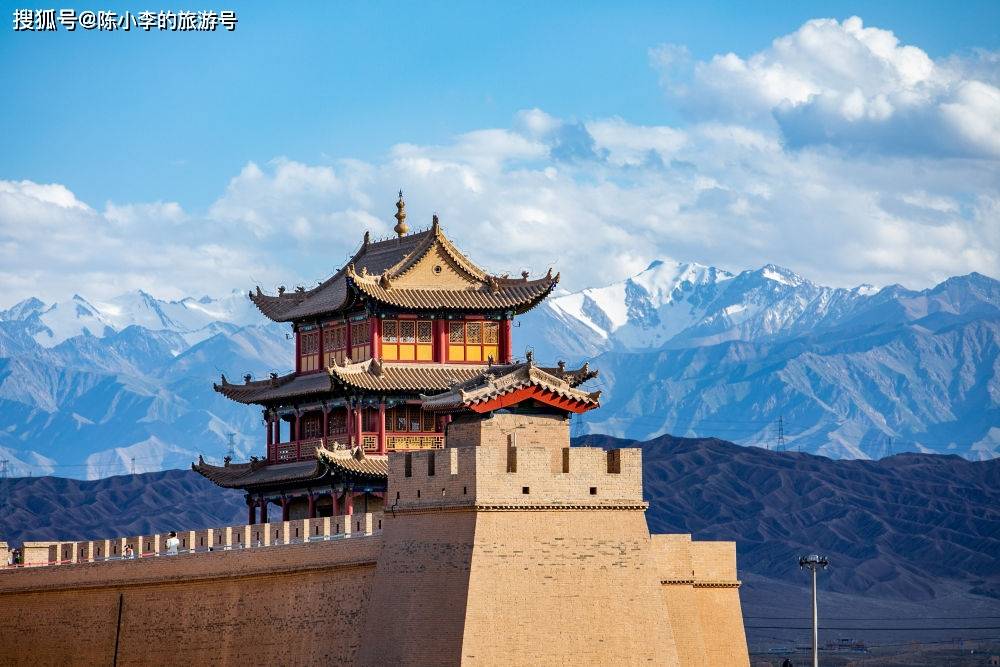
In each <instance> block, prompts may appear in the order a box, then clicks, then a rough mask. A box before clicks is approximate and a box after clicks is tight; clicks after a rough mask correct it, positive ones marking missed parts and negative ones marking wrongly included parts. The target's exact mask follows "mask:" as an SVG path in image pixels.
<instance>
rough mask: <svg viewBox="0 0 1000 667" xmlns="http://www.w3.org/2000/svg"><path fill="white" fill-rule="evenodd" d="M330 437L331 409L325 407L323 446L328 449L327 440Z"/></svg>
mask: <svg viewBox="0 0 1000 667" xmlns="http://www.w3.org/2000/svg"><path fill="white" fill-rule="evenodd" d="M329 437H330V408H328V407H326V406H325V405H324V406H323V446H324V447H326V439H327V438H329Z"/></svg>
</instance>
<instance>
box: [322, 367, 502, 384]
mask: <svg viewBox="0 0 1000 667" xmlns="http://www.w3.org/2000/svg"><path fill="white" fill-rule="evenodd" d="M485 368H486V366H480V365H468V364H417V363H413V364H406V363H396V364H393V363H385V362H381V363H380V362H378V361H377V360H369V361H362V362H360V363H356V364H348V365H346V366H332V367H331V368H330V369H329V370H330V375H331V376H332V377H333V380H334V382H335V383H340V384H342V385H345V386H348V387H354V388H357V389H368V390H372V391H435V390H437V391H442V390H444V389H447V388H449V387H450V386H451V385H452V384H454V383H456V382H464V381H466V380H469V379H471V378H473V377H475V376H476V375H479V374H480V373H482V372H483V370H484V369H485Z"/></svg>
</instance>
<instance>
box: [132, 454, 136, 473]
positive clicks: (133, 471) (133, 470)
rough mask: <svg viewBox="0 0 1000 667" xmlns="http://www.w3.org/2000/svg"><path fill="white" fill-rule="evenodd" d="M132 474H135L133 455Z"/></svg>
mask: <svg viewBox="0 0 1000 667" xmlns="http://www.w3.org/2000/svg"><path fill="white" fill-rule="evenodd" d="M132 474H133V475H134V474H135V457H134V456H133V457H132Z"/></svg>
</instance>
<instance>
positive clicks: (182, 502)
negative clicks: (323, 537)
mask: <svg viewBox="0 0 1000 667" xmlns="http://www.w3.org/2000/svg"><path fill="white" fill-rule="evenodd" d="M246 520H247V506H246V503H245V502H244V500H243V494H242V493H240V492H238V491H231V490H228V489H222V488H219V487H217V486H215V485H214V484H212V483H211V482H209V481H208V480H207V479H205V478H204V477H202V476H201V475H199V474H198V473H196V472H193V471H191V470H164V471H161V472H149V473H140V474H137V475H119V476H116V477H105V478H104V479H99V480H94V481H82V480H78V479H66V478H63V477H20V478H16V479H0V540H2V541H6V542H15V543H18V544H19V543H21V542H22V541H25V540H29V541H30V540H67V541H69V540H89V539H97V538H107V537H115V536H122V537H125V536H129V535H145V534H150V533H156V532H165V531H169V530H182V529H191V530H193V529H197V528H210V527H213V526H230V525H235V524H240V523H246Z"/></svg>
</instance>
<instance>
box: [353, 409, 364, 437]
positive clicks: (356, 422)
mask: <svg viewBox="0 0 1000 667" xmlns="http://www.w3.org/2000/svg"><path fill="white" fill-rule="evenodd" d="M362 412H364V408H362V407H361V406H358V409H357V410H355V411H354V429H355V433H357V434H358V447H363V446H364V439H362V437H361V433H362V431H361V428H362V420H361V413H362Z"/></svg>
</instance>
